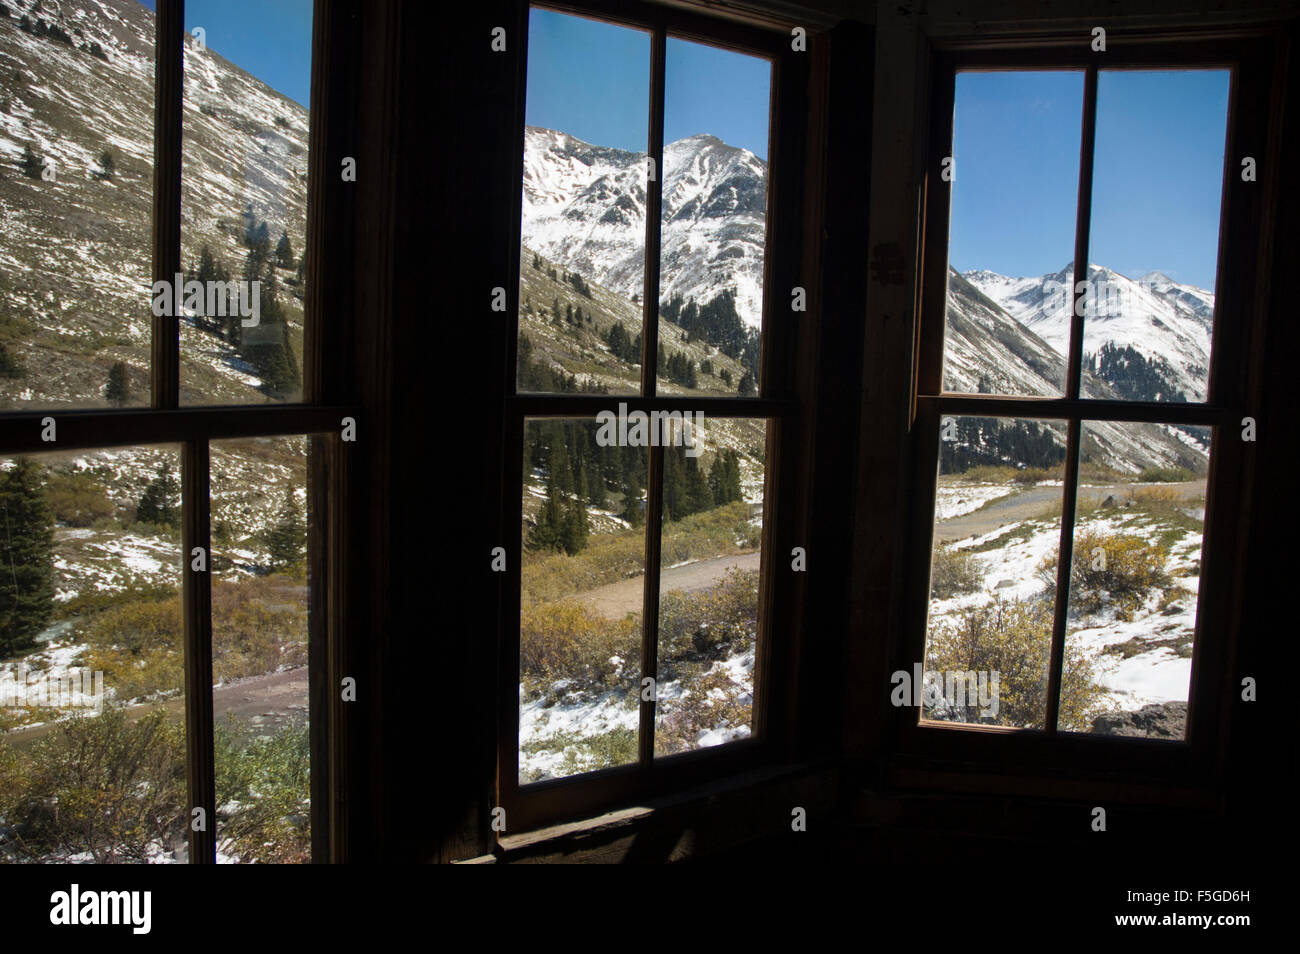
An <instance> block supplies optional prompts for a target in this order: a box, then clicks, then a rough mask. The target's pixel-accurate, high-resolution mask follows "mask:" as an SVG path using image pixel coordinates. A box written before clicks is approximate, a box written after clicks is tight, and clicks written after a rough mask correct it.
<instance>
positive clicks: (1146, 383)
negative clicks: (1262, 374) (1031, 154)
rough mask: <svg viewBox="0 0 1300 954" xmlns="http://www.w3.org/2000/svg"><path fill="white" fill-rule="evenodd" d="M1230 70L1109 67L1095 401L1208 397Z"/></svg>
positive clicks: (1101, 99)
mask: <svg viewBox="0 0 1300 954" xmlns="http://www.w3.org/2000/svg"><path fill="white" fill-rule="evenodd" d="M1229 75H1230V74H1229V73H1228V71H1227V70H1162V71H1149V72H1139V71H1124V72H1120V71H1115V70H1102V71H1101V72H1100V73H1099V74H1098V77H1097V146H1096V158H1095V160H1094V172H1093V190H1092V229H1091V239H1090V242H1091V245H1090V248H1089V251H1088V261H1089V263H1090V264H1089V266H1088V279H1089V282H1090V285H1089V286H1088V289H1087V294H1088V296H1089V305H1088V307H1087V310H1086V311H1085V314H1084V325H1083V328H1084V351H1085V352H1086V353H1087V354H1086V357H1087V360H1086V361H1085V362H1084V364H1085V367H1090V368H1091V369H1092V370H1093V371H1094V372H1095V374H1096V375H1097V376H1098V377H1099V378H1101V379H1103V380H1104V381H1105V382H1106V384H1107V385H1108V386H1109V388H1110V389H1111V390H1112V391H1113V394H1110V393H1107V392H1106V391H1105V390H1100V389H1098V390H1096V391H1094V392H1093V393H1089V392H1087V391H1085V394H1086V395H1087V396H1089V397H1091V396H1096V397H1111V396H1115V397H1120V398H1127V399H1131V400H1135V401H1203V400H1205V398H1206V388H1207V386H1208V383H1209V367H1210V329H1211V325H1212V323H1213V319H1214V282H1215V275H1216V270H1217V263H1218V250H1219V206H1220V199H1221V193H1222V187H1223V156H1224V140H1225V136H1226V131H1227V116H1228V83H1229Z"/></svg>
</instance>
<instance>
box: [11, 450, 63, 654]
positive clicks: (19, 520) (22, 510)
mask: <svg viewBox="0 0 1300 954" xmlns="http://www.w3.org/2000/svg"><path fill="white" fill-rule="evenodd" d="M53 611H54V515H53V514H52V513H51V511H50V507H49V504H48V503H47V502H46V499H45V487H44V484H43V482H42V480H41V475H40V470H39V468H38V466H37V465H36V464H35V463H34V462H33V461H31V460H30V459H28V458H25V457H20V458H18V460H16V461H15V462H14V466H13V467H12V468H10V469H9V470H8V471H7V472H6V473H3V474H0V659H5V658H8V657H10V656H12V655H14V654H15V653H17V652H21V651H22V650H24V649H27V648H29V647H31V646H33V645H35V642H36V635H37V634H38V633H39V632H40V631H41V630H42V629H44V628H45V624H46V623H47V622H49V619H50V615H51V614H52V613H53Z"/></svg>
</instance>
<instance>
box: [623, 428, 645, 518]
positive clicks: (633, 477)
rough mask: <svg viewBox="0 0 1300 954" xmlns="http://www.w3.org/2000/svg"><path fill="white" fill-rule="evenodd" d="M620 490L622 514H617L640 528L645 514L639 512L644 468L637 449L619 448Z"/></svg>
mask: <svg viewBox="0 0 1300 954" xmlns="http://www.w3.org/2000/svg"><path fill="white" fill-rule="evenodd" d="M619 450H620V452H621V453H620V454H619V457H620V458H621V460H620V463H621V465H622V466H621V475H620V488H621V490H622V492H623V512H622V513H621V514H619V516H621V517H622V518H623V519H624V520H626V521H627V522H628V523H630V524H631V525H632V526H634V527H639V526H641V523H642V520H643V519H644V516H645V514H644V513H642V511H641V486H642V482H643V481H644V480H645V477H644V474H645V467H644V466H643V462H642V461H641V459H640V457H641V455H640V453H639V448H636V447H625V448H620V449H619Z"/></svg>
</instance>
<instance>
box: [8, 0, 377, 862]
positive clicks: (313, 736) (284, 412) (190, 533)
mask: <svg viewBox="0 0 1300 954" xmlns="http://www.w3.org/2000/svg"><path fill="white" fill-rule="evenodd" d="M184 6H185V5H184V0H157V9H156V11H155V14H154V15H155V21H154V22H155V37H154V41H155V45H154V51H155V52H154V161H153V206H152V230H153V231H152V234H153V240H152V273H153V279H154V281H170V280H171V279H172V277H173V276H174V275H175V274H176V273H177V272H179V271H180V270H181V267H180V266H181V155H182V106H183V91H184V85H183V64H184V47H183V43H184V38H185V31H184V18H185V10H184ZM352 8H353V4H352V3H350V2H348V0H315V8H314V11H313V36H312V77H311V96H312V98H311V102H312V115H311V123H310V129H309V142H308V163H309V169H308V205H307V248H306V253H305V254H306V256H307V265H306V274H305V278H304V281H305V288H306V297H305V302H304V314H303V398H302V401H301V402H300V403H286V404H276V405H243V406H206V405H205V406H185V407H182V406H180V401H179V397H180V383H179V367H180V339H179V336H180V324H179V320H178V319H175V318H166V317H164V318H159V317H154V318H153V319H152V330H151V335H152V337H151V342H152V343H151V350H150V369H151V375H150V379H151V395H150V406H149V407H148V408H136V409H123V410H99V409H96V410H82V409H76V408H70V409H67V410H64V409H59V408H53V409H48V410H21V411H13V412H0V456H9V455H14V454H28V453H41V452H49V451H52V450H58V451H69V450H90V449H97V448H104V447H122V446H132V445H151V444H174V445H177V446H178V447H179V449H180V456H181V552H182V553H183V554H188V553H189V552H190V551H191V549H192V548H193V547H203V548H204V549H205V550H208V549H209V547H210V511H209V505H210V499H209V484H210V469H209V465H210V448H211V442H212V441H214V440H225V439H237V438H256V437H298V436H310V437H311V438H312V440H311V449H310V452H309V457H308V465H307V471H308V474H307V476H308V499H309V506H308V565H309V572H310V574H311V576H310V578H311V580H312V581H313V585H312V586H311V587H310V588H309V592H308V604H309V605H308V695H309V707H308V708H309V720H310V721H309V724H310V747H311V783H310V784H311V831H312V860H313V861H316V862H322V861H327V860H342V859H343V857H344V855H343V850H344V842H345V838H344V837H343V836H342V835H343V832H344V830H345V828H344V826H345V824H346V819H345V817H344V816H345V814H346V813H345V812H344V811H343V810H342V805H343V802H344V799H345V791H346V780H345V777H344V771H345V767H346V764H347V760H346V752H345V751H344V749H343V740H344V738H345V736H346V730H347V720H346V718H345V716H344V712H345V707H343V706H342V705H341V704H340V701H339V693H338V692H336V691H330V687H332V686H337V685H339V678H340V676H341V675H342V674H343V673H345V672H347V671H348V670H347V668H346V663H345V658H346V655H345V647H346V641H347V640H346V636H347V617H346V615H345V613H344V608H345V607H346V605H347V593H348V591H349V587H350V583H349V578H348V574H347V573H346V572H345V571H344V567H345V565H346V564H345V558H346V556H347V555H348V552H349V547H350V543H349V536H350V534H349V529H350V523H351V519H350V514H349V508H348V506H347V505H346V503H347V498H348V494H347V490H348V473H349V464H348V458H349V456H350V455H349V447H352V446H355V445H354V444H350V443H345V442H344V441H343V440H342V437H341V427H342V420H343V418H345V417H351V418H353V419H355V420H356V421H357V423H358V427H359V428H364V427H365V425H366V422H365V419H364V417H363V410H362V408H361V407H360V406H359V405H358V404H357V403H355V395H354V394H352V393H350V392H351V388H350V386H349V382H348V378H347V369H346V365H345V363H344V362H343V361H342V360H341V359H340V357H339V356H340V355H341V354H345V353H346V348H347V342H348V341H349V340H350V337H351V333H352V318H351V313H350V310H349V306H348V304H347V298H346V292H345V291H344V290H345V289H347V288H348V282H349V280H350V275H349V269H347V268H343V269H340V268H337V267H336V266H337V263H340V262H345V261H347V260H348V254H349V252H350V245H349V243H350V241H351V238H350V236H349V235H348V234H347V232H346V230H345V229H340V228H339V223H340V222H342V221H345V220H346V219H347V218H348V216H349V214H350V206H351V200H350V198H349V193H347V192H346V191H344V190H341V189H339V188H338V181H339V176H338V173H337V167H331V166H330V165H329V162H328V158H329V155H330V153H331V152H338V149H337V144H338V142H339V141H340V139H346V138H347V136H348V130H349V128H350V125H351V122H352V121H353V118H354V117H353V115H352V113H353V111H354V110H355V102H354V100H353V97H354V96H355V93H354V92H352V91H349V90H348V89H347V88H346V86H345V80H346V76H339V77H336V76H333V75H332V69H337V70H345V69H346V68H348V66H349V60H350V56H349V53H348V51H349V50H351V49H354V47H353V43H354V36H353V35H354V33H355V25H354V24H352V23H349V22H348V20H349V19H350V15H352V14H354V11H353V9H352ZM332 266H334V267H332ZM141 306H142V307H144V302H142V303H141ZM47 417H52V418H54V420H55V422H56V423H57V426H58V431H57V433H58V439H57V442H56V443H54V444H50V443H46V442H45V441H43V440H42V439H41V432H42V429H43V424H42V421H43V419H45V418H47ZM182 565H183V567H184V569H183V572H182V575H181V599H182V642H183V647H184V669H185V761H186V787H187V809H192V808H202V809H204V810H205V813H206V817H207V819H208V824H207V826H206V830H204V831H197V832H196V831H193V830H191V831H190V833H189V860H190V863H192V864H213V863H215V862H216V844H217V832H216V808H217V806H216V792H215V780H216V767H215V753H214V742H213V704H212V590H211V576H210V574H209V573H206V572H194V571H193V570H191V569H189V566H190V563H189V560H188V559H186V560H184V561H183V563H182ZM186 814H187V817H188V814H189V812H188V811H187V813H186Z"/></svg>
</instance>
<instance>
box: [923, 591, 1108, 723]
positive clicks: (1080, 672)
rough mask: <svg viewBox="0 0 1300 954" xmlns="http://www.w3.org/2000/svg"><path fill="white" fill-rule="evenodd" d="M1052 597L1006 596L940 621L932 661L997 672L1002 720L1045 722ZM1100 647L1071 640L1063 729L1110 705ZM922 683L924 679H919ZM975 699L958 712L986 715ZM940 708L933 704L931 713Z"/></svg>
mask: <svg viewBox="0 0 1300 954" xmlns="http://www.w3.org/2000/svg"><path fill="white" fill-rule="evenodd" d="M1052 609H1053V607H1052V601H1051V600H1050V599H1041V598H1039V599H1029V600H1004V599H1002V598H1000V597H998V598H995V599H994V600H993V601H992V602H991V603H987V604H985V605H983V606H978V607H974V608H972V609H970V610H967V611H966V612H964V613H962V614H960V615H959V616H958V617H957V618H956V619H952V618H941V619H939V620H937V621H935V622H934V623H933V624H932V626H931V628H930V633H929V636H928V638H927V646H926V668H927V669H928V670H930V671H933V672H936V673H940V672H954V671H960V672H969V671H972V670H973V671H976V672H989V673H993V672H996V673H998V696H997V702H998V709H997V714H996V716H991V717H985V718H984V721H989V720H990V719H991V721H992V722H993V724H996V725H1007V726H1020V727H1023V728H1029V729H1041V728H1043V722H1044V719H1045V718H1046V715H1047V668H1048V661H1049V656H1050V654H1051V645H1052ZM1096 660H1097V655H1096V654H1095V653H1090V652H1088V651H1085V650H1084V649H1083V648H1082V647H1081V646H1080V645H1079V644H1078V643H1077V642H1074V641H1068V640H1067V642H1066V646H1065V660H1064V667H1063V671H1062V675H1061V709H1060V718H1059V721H1058V725H1059V727H1060V728H1062V729H1067V730H1074V731H1087V730H1088V729H1089V727H1090V726H1091V725H1092V719H1093V718H1094V717H1095V716H1096V715H1098V714H1100V713H1101V712H1102V711H1103V710H1104V709H1105V708H1106V704H1105V700H1106V697H1107V690H1106V688H1105V687H1104V686H1102V685H1101V684H1100V682H1098V681H1097V668H1096ZM913 688H914V691H918V692H919V691H920V687H913ZM978 713H979V709H978V708H977V707H970V706H968V707H966V711H965V712H961V711H960V710H959V712H958V713H957V714H956V716H955V718H957V719H959V720H960V721H970V722H974V721H980V716H979V714H978ZM940 715H941V714H939V713H936V712H934V711H933V710H930V709H927V711H926V717H927V718H936V717H940Z"/></svg>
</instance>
